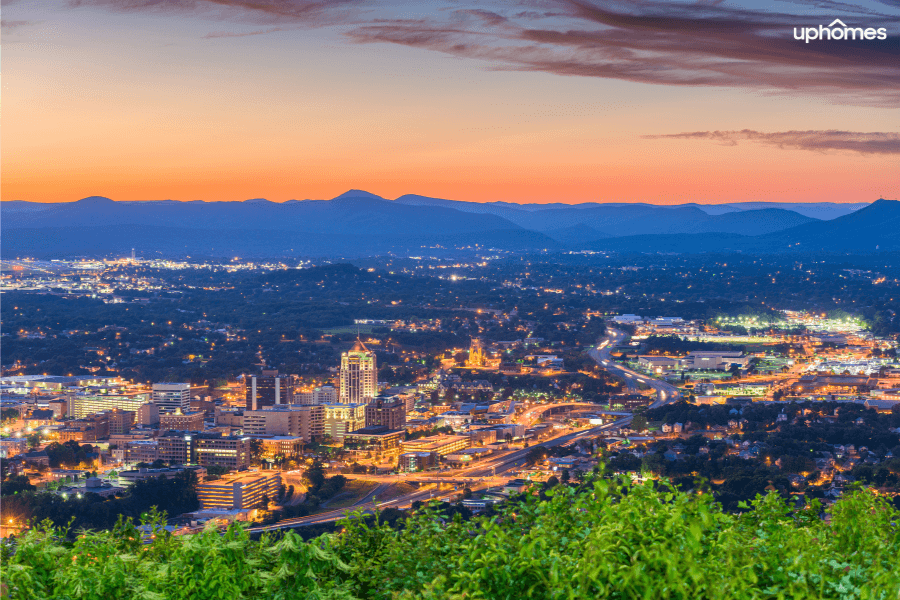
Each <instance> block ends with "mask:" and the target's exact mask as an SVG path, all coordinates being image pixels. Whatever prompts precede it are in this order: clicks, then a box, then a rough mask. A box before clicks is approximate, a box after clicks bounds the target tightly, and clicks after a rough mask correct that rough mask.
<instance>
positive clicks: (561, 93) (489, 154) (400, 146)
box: [2, 0, 900, 204]
mask: <svg viewBox="0 0 900 600" xmlns="http://www.w3.org/2000/svg"><path fill="white" fill-rule="evenodd" d="M834 11H836V12H834ZM835 18H840V19H842V22H844V23H846V24H847V25H848V26H852V27H856V26H859V27H863V26H867V27H868V26H872V27H879V26H883V25H884V26H887V29H888V38H887V39H886V40H877V39H876V40H872V41H866V42H859V41H857V42H852V41H837V40H831V41H827V40H817V41H811V42H808V43H807V42H804V41H802V40H796V39H794V33H793V30H794V28H795V27H798V26H813V25H819V24H822V25H824V26H827V25H828V24H829V23H831V22H832V21H833V20H834V19H835ZM896 18H897V8H896V6H892V5H891V4H889V3H881V2H876V1H871V2H864V3H859V4H856V5H840V6H827V7H824V8H823V7H819V6H818V5H814V4H813V3H802V2H801V3H797V4H793V5H791V6H789V7H785V6H782V5H775V4H774V3H766V2H744V3H717V4H703V5H700V4H687V3H677V2H669V3H639V2H625V3H618V4H614V5H610V6H600V5H594V4H590V3H576V2H553V3H549V4H546V3H538V2H523V3H519V4H517V5H514V6H507V5H491V4H483V3H482V4H480V5H478V6H475V5H471V6H468V5H452V6H450V5H445V4H442V3H430V4H419V3H393V4H390V5H382V6H378V7H375V6H372V5H368V4H361V3H356V2H345V3H336V4H319V3H314V2H287V3H274V2H261V3H253V4H250V3H241V2H237V3H232V2H229V3H218V2H212V1H198V2H190V3H188V2H171V3H167V4H166V5H165V7H162V6H161V5H158V4H157V3H153V2H122V1H114V0H81V1H78V2H62V1H60V2H49V3H41V4H40V5H30V4H27V3H23V2H15V1H14V2H6V3H4V19H3V34H4V46H5V47H4V50H5V54H6V56H5V59H6V60H5V66H6V86H5V88H4V96H5V98H4V99H5V100H6V103H5V104H6V106H5V108H6V115H5V116H6V125H7V126H6V127H5V128H4V134H3V140H2V141H3V143H4V146H5V149H6V150H7V151H6V152H5V153H4V156H3V159H2V160H3V173H4V178H3V183H2V195H3V199H4V200H27V201H37V202H62V201H74V200H77V199H78V198H82V197H86V196H91V195H102V196H107V197H111V198H115V199H116V200H160V199H169V198H172V199H178V200H186V201H187V200H195V199H202V200H207V201H234V200H245V199H248V198H257V197H264V198H267V199H269V200H272V201H275V202H283V201H286V200H289V199H304V198H330V197H333V196H335V195H337V194H340V193H341V192H344V191H345V190H347V189H349V188H361V189H366V190H369V191H371V192H373V193H376V194H379V195H382V196H384V197H397V196H400V195H402V194H406V193H418V194H423V195H428V196H434V197H440V198H449V199H455V200H468V201H478V202H487V201H509V202H538V203H544V202H567V203H578V202H590V201H598V202H649V203H656V204H679V203H685V202H700V203H725V202H740V201H784V202H789V201H791V202H811V201H832V202H869V201H872V200H873V199H875V198H878V197H888V198H890V197H896V196H897V193H896V176H895V175H896V164H897V155H898V153H900V133H898V132H897V128H896V123H897V120H898V119H897V116H898V104H900V100H898V98H900V88H898V83H897V82H898V81H900V77H898V75H900V73H898V67H897V65H898V64H900V61H897V52H898V51H897V44H896V31H895V30H894V29H892V28H894V27H895V25H894V24H895V23H896Z"/></svg>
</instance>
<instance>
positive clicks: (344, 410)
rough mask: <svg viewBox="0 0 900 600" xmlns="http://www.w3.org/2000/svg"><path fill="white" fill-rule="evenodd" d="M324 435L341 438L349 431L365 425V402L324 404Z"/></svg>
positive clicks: (336, 438)
mask: <svg viewBox="0 0 900 600" xmlns="http://www.w3.org/2000/svg"><path fill="white" fill-rule="evenodd" d="M324 406H325V430H324V433H325V435H328V436H331V438H332V439H335V440H342V439H344V436H345V435H347V434H348V433H350V432H351V431H356V430H357V429H362V428H363V427H365V426H366V405H365V404H325V405H324Z"/></svg>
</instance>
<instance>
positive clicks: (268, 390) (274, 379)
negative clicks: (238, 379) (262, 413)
mask: <svg viewBox="0 0 900 600" xmlns="http://www.w3.org/2000/svg"><path fill="white" fill-rule="evenodd" d="M246 387H247V396H246V407H247V408H248V409H249V410H259V409H261V408H263V407H266V406H276V405H279V404H293V403H294V377H293V376H292V375H279V373H278V371H273V370H264V371H263V372H262V376H260V377H257V376H256V375H251V376H250V377H249V378H248V381H247V385H246Z"/></svg>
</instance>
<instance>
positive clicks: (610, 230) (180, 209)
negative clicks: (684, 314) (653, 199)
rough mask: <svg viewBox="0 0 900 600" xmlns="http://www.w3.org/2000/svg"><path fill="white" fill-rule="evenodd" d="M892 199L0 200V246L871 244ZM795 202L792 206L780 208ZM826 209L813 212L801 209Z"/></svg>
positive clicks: (395, 248) (792, 247)
mask: <svg viewBox="0 0 900 600" xmlns="http://www.w3.org/2000/svg"><path fill="white" fill-rule="evenodd" d="M896 204H897V203H896V202H893V201H887V200H882V201H879V202H876V203H874V204H871V205H866V206H864V207H863V208H861V209H858V210H857V208H858V206H859V205H849V204H848V205H834V204H830V203H818V204H815V205H810V206H809V207H806V208H802V207H799V206H798V205H796V204H793V205H790V204H779V203H742V204H734V205H716V206H712V205H700V204H693V205H675V206H670V205H652V204H624V203H608V204H600V203H584V204H577V205H564V204H558V203H557V204H551V205H538V204H530V205H528V204H512V203H503V202H490V203H477V202H457V201H453V200H445V199H441V198H429V197H426V196H417V195H413V194H407V195H405V196H401V197H399V198H397V199H396V200H388V199H385V198H382V197H380V196H377V195H375V194H371V193H369V192H365V191H362V190H349V191H348V192H345V193H343V194H341V195H339V196H337V197H335V198H332V199H331V200H291V201H288V202H284V203H276V202H270V201H268V200H266V199H264V198H254V199H251V200H246V201H244V202H204V201H199V200H197V201H190V202H179V201H174V200H159V201H146V202H134V201H130V202H115V201H113V200H111V199H109V198H104V197H102V196H91V197H88V198H83V199H81V200H78V201H76V202H68V203H49V204H40V203H30V202H19V201H12V202H2V203H0V221H2V256H3V257H4V258H10V257H16V256H34V257H40V258H47V257H63V256H72V255H83V256H89V255H108V254H120V253H122V252H130V250H131V248H135V249H136V251H138V252H140V253H141V254H143V255H145V256H148V257H149V256H170V255H191V254H195V255H204V256H235V255H238V256H246V257H261V256H266V257H276V256H287V257H290V256H296V257H299V256H316V257H358V256H370V255H374V254H383V253H408V252H415V253H418V252H419V251H422V250H425V249H434V250H435V251H440V252H446V251H450V250H454V249H470V250H471V249H490V248H494V249H498V250H505V251H524V252H527V251H544V250H583V249H592V250H613V251H622V252H714V251H744V252H796V251H798V250H799V251H807V250H809V251H813V250H816V251H820V250H823V249H824V250H833V251H849V252H871V251H874V250H875V249H876V246H878V247H879V249H881V250H884V249H888V248H898V247H900V238H898V236H897V235H895V234H894V233H893V231H894V230H895V228H894V227H893V225H895V224H897V223H898V222H900V216H898V215H897V214H895V213H896V212H897V210H896V209H895V208H892V207H895V206H896ZM786 206H791V207H793V208H796V209H797V210H789V209H787V208H785V207H786ZM801 212H805V213H810V214H812V213H815V214H823V215H832V214H836V213H840V212H843V214H842V216H838V217H837V218H834V219H831V220H818V219H816V218H813V217H810V216H806V215H804V214H801Z"/></svg>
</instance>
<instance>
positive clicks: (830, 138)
mask: <svg viewBox="0 0 900 600" xmlns="http://www.w3.org/2000/svg"><path fill="white" fill-rule="evenodd" d="M642 137H644V138H646V139H679V140H710V141H714V142H719V143H721V144H725V145H728V146H735V145H737V143H738V142H740V141H749V142H756V143H760V144H766V145H768V146H778V147H779V148H796V149H799V150H814V151H816V152H829V151H852V152H859V153H861V154H900V133H884V132H869V133H863V132H859V131H837V130H834V129H829V130H819V131H816V130H813V131H779V132H773V133H764V132H761V131H753V130H752V129H743V130H741V131H694V132H689V133H672V134H665V135H645V136H642Z"/></svg>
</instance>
